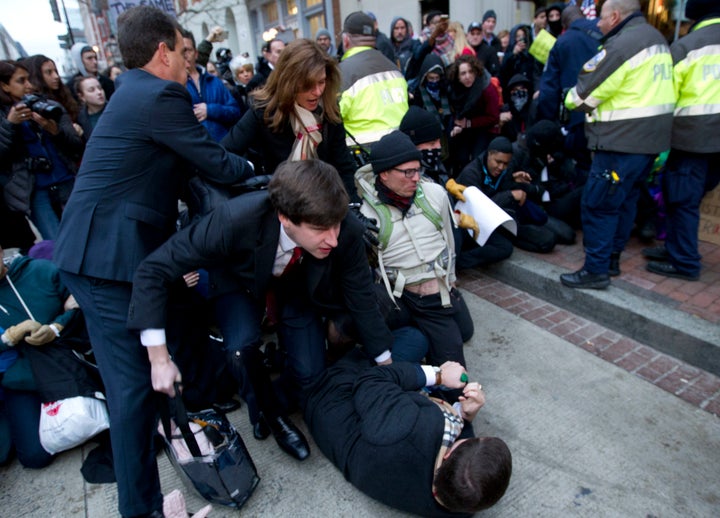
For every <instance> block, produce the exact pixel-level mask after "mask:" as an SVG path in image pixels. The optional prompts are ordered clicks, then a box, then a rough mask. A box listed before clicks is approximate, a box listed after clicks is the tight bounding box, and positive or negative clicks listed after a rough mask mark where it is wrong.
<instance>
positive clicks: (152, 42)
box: [54, 6, 252, 516]
mask: <svg viewBox="0 0 720 518" xmlns="http://www.w3.org/2000/svg"><path fill="white" fill-rule="evenodd" d="M180 31H181V29H180V26H179V25H178V24H177V22H176V21H175V20H174V19H173V18H171V17H169V16H168V15H166V14H165V13H163V12H162V11H160V10H159V9H156V8H152V7H148V6H140V7H135V8H132V9H130V10H128V11H125V12H124V13H122V14H121V15H120V17H119V18H118V40H119V44H120V50H121V52H122V54H123V58H124V59H125V64H126V65H127V67H128V68H129V69H130V70H129V71H128V72H126V73H124V74H122V76H121V77H120V79H119V86H118V89H117V91H116V92H115V94H114V95H113V98H112V99H111V100H110V102H109V103H108V106H107V108H106V109H105V112H104V113H103V116H102V118H101V119H100V121H99V123H98V125H97V127H96V128H95V131H94V132H93V135H92V137H91V138H90V141H89V143H88V145H87V148H86V151H85V156H84V158H83V163H82V166H81V168H80V171H79V173H78V175H77V179H76V182H75V187H74V191H73V193H72V195H71V196H70V200H69V202H68V204H67V207H66V209H65V212H64V214H63V219H62V223H61V225H60V230H59V235H58V238H57V241H56V246H55V255H54V260H55V262H56V263H57V265H58V267H59V268H60V270H61V276H62V279H63V282H64V283H65V284H66V286H68V288H69V289H70V292H71V293H72V294H73V295H74V296H75V298H76V299H77V301H78V303H79V304H80V305H81V306H82V308H83V311H84V314H85V318H86V322H87V327H88V332H89V334H90V339H91V342H92V344H93V350H94V352H95V356H96V358H97V361H98V366H99V368H100V374H101V376H102V378H103V382H104V384H105V388H106V396H107V402H108V409H109V414H110V434H111V440H112V449H113V457H114V468H115V475H116V479H117V481H118V499H119V508H120V513H121V514H122V515H123V516H146V515H149V516H152V515H153V513H155V514H156V515H158V516H159V515H160V514H158V513H162V494H161V492H160V481H159V477H158V472H157V463H156V460H155V452H154V451H153V441H152V436H153V430H154V428H155V424H156V423H155V411H156V409H155V404H154V402H155V400H154V395H153V389H155V390H156V391H160V392H165V393H168V394H173V393H174V390H173V382H174V381H176V379H179V372H178V370H177V368H176V366H175V364H174V363H173V362H172V360H171V359H170V356H169V355H168V352H167V348H166V347H165V339H164V337H161V338H158V337H156V338H155V339H148V340H146V341H145V342H144V344H145V345H148V346H152V347H142V346H141V344H140V342H139V341H138V338H137V336H136V335H135V334H133V333H130V332H128V330H127V328H126V323H127V311H128V305H129V302H130V292H131V289H132V285H131V282H132V278H133V275H134V273H135V269H136V267H137V265H138V264H139V263H140V262H141V261H142V260H143V259H144V258H145V256H147V255H148V254H149V253H150V252H152V251H153V250H154V249H155V248H157V247H158V246H159V245H161V244H162V243H163V242H164V241H165V240H166V239H167V238H168V237H169V236H170V235H172V233H173V232H174V230H175V221H176V219H177V199H178V194H179V192H180V189H181V187H182V185H183V182H184V177H183V174H182V172H183V170H184V168H185V167H186V166H188V165H189V166H191V167H194V168H196V169H197V170H198V171H199V174H201V175H203V176H205V177H207V178H210V179H212V180H215V181H217V182H221V183H232V182H237V181H240V180H242V179H243V178H244V177H247V176H251V175H252V168H251V167H250V166H249V165H248V163H247V162H245V161H244V160H243V159H242V158H240V157H238V156H235V155H232V154H230V153H227V152H226V151H225V150H224V149H223V148H222V147H220V146H219V145H218V144H217V143H215V142H214V141H213V140H212V139H211V138H210V137H209V135H208V133H207V131H206V130H205V128H203V127H202V125H201V124H200V123H199V122H198V121H197V119H196V118H195V115H194V114H193V110H192V102H191V100H190V95H189V94H188V92H187V90H185V87H184V84H185V81H186V80H187V72H186V70H185V60H184V57H183V49H184V45H183V39H182V35H181V32H180ZM151 380H152V382H151Z"/></svg>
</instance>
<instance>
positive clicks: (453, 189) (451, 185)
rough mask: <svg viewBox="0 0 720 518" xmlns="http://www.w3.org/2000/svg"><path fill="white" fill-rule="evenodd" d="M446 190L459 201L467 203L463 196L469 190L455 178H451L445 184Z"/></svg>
mask: <svg viewBox="0 0 720 518" xmlns="http://www.w3.org/2000/svg"><path fill="white" fill-rule="evenodd" d="M445 189H447V192H449V193H450V194H452V195H453V196H455V198H457V199H458V200H459V201H465V196H463V194H462V193H463V191H464V190H465V189H467V187H466V186H465V185H462V184H460V183H457V182H456V181H455V180H454V179H453V178H450V179H449V180H448V181H447V183H446V184H445Z"/></svg>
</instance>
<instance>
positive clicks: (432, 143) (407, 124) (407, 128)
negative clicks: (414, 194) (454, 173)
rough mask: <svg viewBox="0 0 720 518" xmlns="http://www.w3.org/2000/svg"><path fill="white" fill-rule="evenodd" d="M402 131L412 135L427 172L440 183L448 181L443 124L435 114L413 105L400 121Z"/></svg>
mask: <svg viewBox="0 0 720 518" xmlns="http://www.w3.org/2000/svg"><path fill="white" fill-rule="evenodd" d="M400 131H402V132H403V133H405V134H406V135H407V136H409V137H410V140H412V142H413V144H415V147H416V148H417V149H418V151H420V153H421V154H422V158H421V159H420V163H421V164H422V166H423V167H424V168H425V174H426V175H427V176H429V177H430V178H432V179H433V180H434V181H435V182H437V183H439V184H440V185H444V184H445V182H446V181H447V170H446V169H445V166H444V165H443V162H442V155H443V150H442V137H443V134H442V125H441V124H440V121H439V120H438V119H437V117H436V116H435V115H433V114H432V113H430V112H429V111H427V110H424V109H422V108H419V107H417V106H411V107H410V109H409V110H408V111H407V113H406V114H405V116H404V117H403V120H402V121H401V122H400Z"/></svg>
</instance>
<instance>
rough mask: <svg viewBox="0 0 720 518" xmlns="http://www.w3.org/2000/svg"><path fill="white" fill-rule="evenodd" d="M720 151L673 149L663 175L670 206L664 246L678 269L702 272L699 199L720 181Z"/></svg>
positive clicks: (666, 205) (665, 193) (666, 203)
mask: <svg viewBox="0 0 720 518" xmlns="http://www.w3.org/2000/svg"><path fill="white" fill-rule="evenodd" d="M718 160H720V153H714V154H699V153H688V152H686V151H680V150H679V149H673V150H672V151H671V152H670V156H669V157H668V162H667V170H666V171H665V175H664V176H663V196H664V198H665V208H666V210H667V219H666V226H667V240H666V241H665V249H666V250H667V252H668V254H669V255H670V259H671V261H672V264H673V266H675V268H677V269H678V271H680V272H682V273H685V274H688V275H697V274H699V273H700V253H699V252H698V228H699V226H700V202H701V201H702V199H703V196H705V193H706V192H708V191H711V190H713V189H714V188H715V186H716V185H717V184H718V182H720V166H718Z"/></svg>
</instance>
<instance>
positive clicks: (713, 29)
mask: <svg viewBox="0 0 720 518" xmlns="http://www.w3.org/2000/svg"><path fill="white" fill-rule="evenodd" d="M671 52H672V57H673V61H674V62H675V68H674V74H673V75H674V83H675V94H676V96H677V104H676V105H675V119H674V120H673V128H672V147H673V148H676V149H681V150H683V151H689V152H692V153H717V152H719V151H720V139H719V138H717V132H718V128H720V18H711V19H708V20H705V21H703V22H700V23H699V24H697V25H696V26H695V27H694V28H693V29H692V31H691V32H690V33H689V34H688V35H687V36H685V37H684V38H682V39H680V40H678V41H676V42H675V43H673V45H672V47H671Z"/></svg>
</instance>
